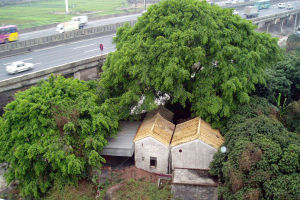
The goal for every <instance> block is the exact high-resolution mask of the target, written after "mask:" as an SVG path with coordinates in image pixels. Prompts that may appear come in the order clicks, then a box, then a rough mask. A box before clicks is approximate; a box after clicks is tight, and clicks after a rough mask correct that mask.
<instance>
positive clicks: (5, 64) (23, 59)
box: [3, 58, 33, 65]
mask: <svg viewBox="0 0 300 200" xmlns="http://www.w3.org/2000/svg"><path fill="white" fill-rule="evenodd" d="M32 59H33V58H26V59H22V60H17V61H13V62H19V61H23V62H24V61H26V60H32ZM13 62H9V63H4V64H3V65H9V64H11V63H13Z"/></svg>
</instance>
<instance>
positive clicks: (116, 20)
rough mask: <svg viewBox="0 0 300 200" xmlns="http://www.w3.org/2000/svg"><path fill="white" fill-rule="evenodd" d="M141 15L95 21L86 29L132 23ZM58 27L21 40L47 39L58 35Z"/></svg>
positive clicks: (24, 34)
mask: <svg viewBox="0 0 300 200" xmlns="http://www.w3.org/2000/svg"><path fill="white" fill-rule="evenodd" d="M140 15H141V14H134V15H127V16H121V17H113V18H108V19H102V20H95V21H89V22H88V24H87V26H85V28H90V27H96V26H102V25H108V24H115V23H119V22H125V21H130V20H135V19H137V17H138V16H140ZM55 29H56V27H54V28H49V29H44V30H40V31H33V32H28V33H23V34H20V35H19V40H20V41H23V40H29V39H33V38H39V37H45V36H49V35H55V34H58V33H57V32H56V31H55Z"/></svg>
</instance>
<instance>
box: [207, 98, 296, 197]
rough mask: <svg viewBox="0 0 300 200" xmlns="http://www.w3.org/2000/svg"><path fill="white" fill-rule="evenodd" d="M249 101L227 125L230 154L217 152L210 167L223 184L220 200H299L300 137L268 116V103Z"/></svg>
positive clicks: (226, 135)
mask: <svg viewBox="0 0 300 200" xmlns="http://www.w3.org/2000/svg"><path fill="white" fill-rule="evenodd" d="M250 102H252V103H250V104H249V105H246V106H241V107H240V108H239V109H237V111H236V112H235V115H234V116H233V117H232V119H231V121H229V122H228V123H227V129H226V131H224V133H225V143H224V145H225V146H226V147H227V152H226V153H221V152H220V151H219V152H217V153H216V154H215V156H214V160H213V162H212V163H211V166H210V167H211V170H210V172H211V174H213V175H215V176H218V178H219V179H220V181H221V182H222V183H223V185H222V186H221V187H220V190H219V193H220V198H223V199H297V198H298V197H299V195H300V193H299V191H300V173H299V172H300V163H299V161H300V135H299V134H296V133H293V132H288V131H287V130H286V129H285V127H284V126H283V125H282V124H281V123H280V122H278V121H277V120H276V119H271V118H268V117H267V116H266V115H265V114H268V113H269V111H268V109H267V107H266V109H263V107H261V106H262V105H264V104H266V100H264V99H261V98H257V97H255V98H253V101H250ZM255 105H256V106H255ZM257 111H259V112H257ZM239 117H241V118H242V119H239ZM237 119H239V120H238V121H237Z"/></svg>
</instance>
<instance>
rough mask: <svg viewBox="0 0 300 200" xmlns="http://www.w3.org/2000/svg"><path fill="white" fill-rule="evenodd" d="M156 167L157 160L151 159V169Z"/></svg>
mask: <svg viewBox="0 0 300 200" xmlns="http://www.w3.org/2000/svg"><path fill="white" fill-rule="evenodd" d="M156 166H157V158H156V157H150V168H156Z"/></svg>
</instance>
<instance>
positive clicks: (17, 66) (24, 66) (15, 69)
mask: <svg viewBox="0 0 300 200" xmlns="http://www.w3.org/2000/svg"><path fill="white" fill-rule="evenodd" d="M33 66H34V65H33V64H32V63H25V62H23V61H17V62H13V63H11V64H10V65H8V66H6V71H7V73H9V74H15V73H19V72H23V71H27V70H31V69H33Z"/></svg>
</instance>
